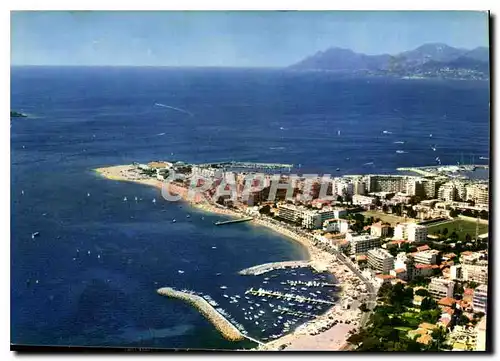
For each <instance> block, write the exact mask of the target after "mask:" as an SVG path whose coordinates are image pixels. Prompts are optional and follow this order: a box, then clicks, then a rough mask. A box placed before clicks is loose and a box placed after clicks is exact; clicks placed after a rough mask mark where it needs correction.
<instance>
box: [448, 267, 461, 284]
mask: <svg viewBox="0 0 500 361" xmlns="http://www.w3.org/2000/svg"><path fill="white" fill-rule="evenodd" d="M450 279H452V280H461V279H462V265H460V264H457V265H453V266H451V267H450Z"/></svg>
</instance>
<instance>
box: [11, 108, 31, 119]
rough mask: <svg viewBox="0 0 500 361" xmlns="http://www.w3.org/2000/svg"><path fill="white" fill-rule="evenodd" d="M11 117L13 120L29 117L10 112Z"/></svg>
mask: <svg viewBox="0 0 500 361" xmlns="http://www.w3.org/2000/svg"><path fill="white" fill-rule="evenodd" d="M10 117H11V118H27V117H28V116H27V115H26V114H23V113H19V112H16V111H13V110H11V111H10Z"/></svg>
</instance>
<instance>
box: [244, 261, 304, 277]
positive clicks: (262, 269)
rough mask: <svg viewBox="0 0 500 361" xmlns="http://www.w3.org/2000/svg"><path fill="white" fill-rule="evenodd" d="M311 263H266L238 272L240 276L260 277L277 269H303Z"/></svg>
mask: <svg viewBox="0 0 500 361" xmlns="http://www.w3.org/2000/svg"><path fill="white" fill-rule="evenodd" d="M310 265H311V263H310V262H309V261H285V262H272V263H264V264H260V265H258V266H253V267H250V268H245V269H243V270H241V271H239V272H238V274H240V275H244V276H246V275H254V276H258V275H261V274H263V273H266V272H269V271H272V270H275V269H283V268H301V267H309V266H310Z"/></svg>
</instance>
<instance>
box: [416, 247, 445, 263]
mask: <svg viewBox="0 0 500 361" xmlns="http://www.w3.org/2000/svg"><path fill="white" fill-rule="evenodd" d="M438 256H439V251H437V250H435V249H429V250H427V251H422V252H416V253H414V254H413V258H414V259H415V263H420V264H437V261H438Z"/></svg>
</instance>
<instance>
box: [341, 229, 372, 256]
mask: <svg viewBox="0 0 500 361" xmlns="http://www.w3.org/2000/svg"><path fill="white" fill-rule="evenodd" d="M346 240H347V241H348V242H349V245H350V253H351V254H352V255H359V254H366V252H368V250H370V249H373V248H377V247H379V246H380V238H379V237H373V236H370V235H353V234H352V233H347V236H346Z"/></svg>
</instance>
